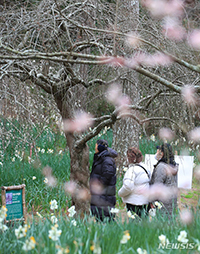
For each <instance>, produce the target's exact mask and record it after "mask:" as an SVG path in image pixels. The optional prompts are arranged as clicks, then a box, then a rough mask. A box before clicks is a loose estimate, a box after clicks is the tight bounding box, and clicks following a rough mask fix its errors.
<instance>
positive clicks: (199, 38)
mask: <svg viewBox="0 0 200 254" xmlns="http://www.w3.org/2000/svg"><path fill="white" fill-rule="evenodd" d="M188 42H189V44H190V45H191V46H192V47H193V48H194V49H197V50H199V49H200V30H199V29H195V30H193V31H192V32H191V34H190V35H189V38H188Z"/></svg>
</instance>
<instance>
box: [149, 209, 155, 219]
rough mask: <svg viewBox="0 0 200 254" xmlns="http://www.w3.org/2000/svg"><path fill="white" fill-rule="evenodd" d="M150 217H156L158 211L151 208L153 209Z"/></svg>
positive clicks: (150, 211)
mask: <svg viewBox="0 0 200 254" xmlns="http://www.w3.org/2000/svg"><path fill="white" fill-rule="evenodd" d="M149 215H150V216H151V217H155V216H156V209H155V208H151V209H150V210H149Z"/></svg>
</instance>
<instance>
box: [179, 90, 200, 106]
mask: <svg viewBox="0 0 200 254" xmlns="http://www.w3.org/2000/svg"><path fill="white" fill-rule="evenodd" d="M181 95H182V97H183V100H184V101H185V102H186V103H187V104H190V105H195V104H197V101H198V98H197V94H196V91H195V88H194V86H192V85H186V86H184V87H183V88H182V89H181Z"/></svg>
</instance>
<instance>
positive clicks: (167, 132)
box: [159, 128, 174, 141]
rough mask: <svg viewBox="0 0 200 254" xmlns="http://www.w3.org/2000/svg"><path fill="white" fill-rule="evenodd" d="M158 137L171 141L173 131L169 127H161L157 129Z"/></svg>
mask: <svg viewBox="0 0 200 254" xmlns="http://www.w3.org/2000/svg"><path fill="white" fill-rule="evenodd" d="M159 137H160V138H161V139H162V140H164V141H165V140H167V141H171V140H173V138H174V132H173V131H172V130H171V129H169V128H161V129H160V130H159Z"/></svg>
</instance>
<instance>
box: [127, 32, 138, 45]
mask: <svg viewBox="0 0 200 254" xmlns="http://www.w3.org/2000/svg"><path fill="white" fill-rule="evenodd" d="M126 42H127V44H128V45H130V46H139V45H140V44H141V38H140V35H139V34H137V33H133V32H131V33H128V34H127V36H126Z"/></svg>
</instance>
